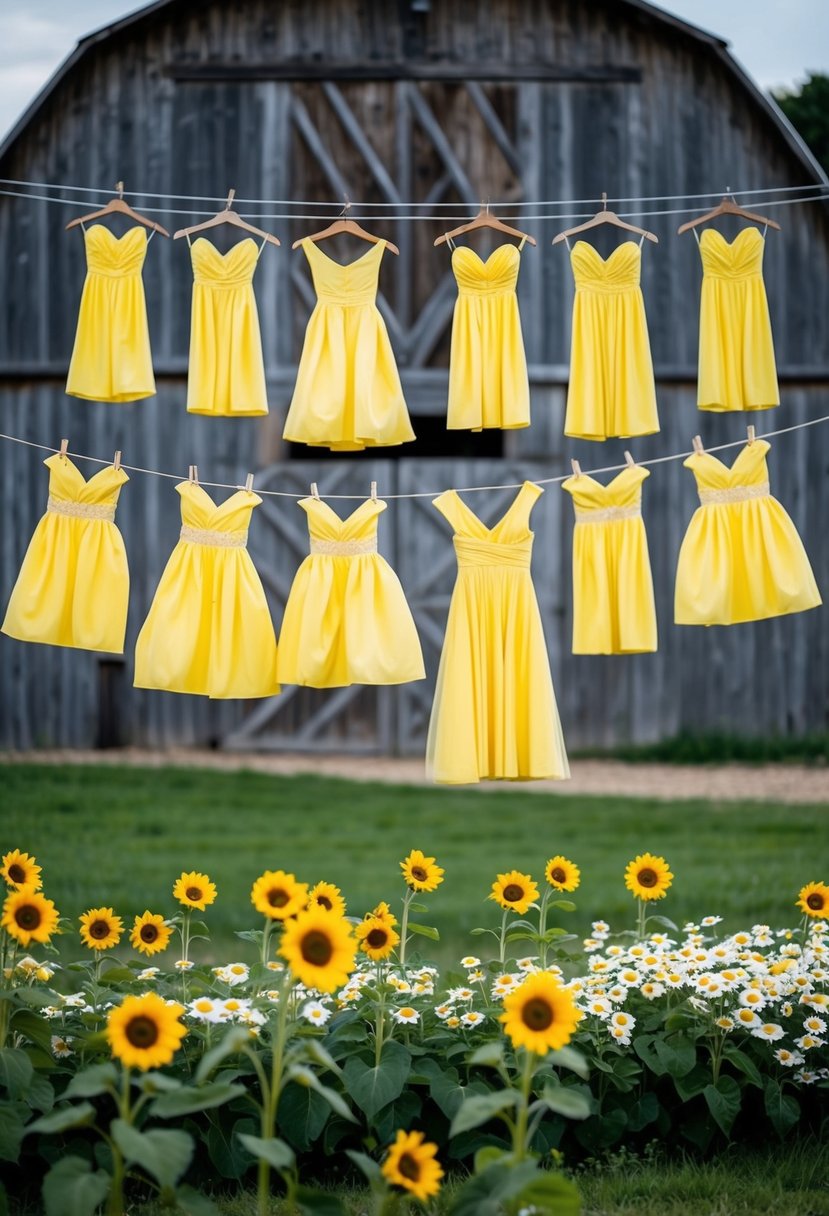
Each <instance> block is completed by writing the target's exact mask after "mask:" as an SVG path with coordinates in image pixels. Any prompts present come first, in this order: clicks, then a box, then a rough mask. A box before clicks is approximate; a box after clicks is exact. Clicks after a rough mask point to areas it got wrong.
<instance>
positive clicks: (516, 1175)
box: [452, 1161, 555, 1216]
mask: <svg viewBox="0 0 829 1216" xmlns="http://www.w3.org/2000/svg"><path fill="white" fill-rule="evenodd" d="M538 1176H539V1171H538V1167H537V1166H536V1164H535V1162H533V1161H525V1162H523V1163H522V1164H521V1165H509V1164H507V1163H506V1162H500V1161H496V1162H494V1163H493V1164H492V1165H490V1166H488V1167H487V1169H485V1170H484V1171H483V1172H482V1173H480V1174H475V1175H474V1177H472V1178H470V1179H469V1181H468V1182H466V1183H464V1185H463V1186H462V1187H461V1188H460V1190H459V1191H458V1192H457V1193H456V1195H455V1196H454V1202H453V1204H452V1216H501V1214H502V1213H503V1211H504V1203H503V1201H504V1200H508V1199H512V1198H514V1197H515V1196H516V1195H519V1194H521V1192H522V1191H523V1189H524V1187H526V1186H529V1185H530V1183H531V1182H532V1181H533V1180H534V1179H535V1178H537V1177H538ZM541 1211H542V1212H544V1214H545V1216H550V1214H549V1210H548V1209H547V1208H546V1207H542V1208H541ZM553 1216H555V1213H554V1210H553Z"/></svg>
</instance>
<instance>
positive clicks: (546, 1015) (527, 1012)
mask: <svg viewBox="0 0 829 1216" xmlns="http://www.w3.org/2000/svg"><path fill="white" fill-rule="evenodd" d="M521 1020H522V1022H523V1023H524V1025H525V1026H527V1027H529V1029H530V1030H547V1028H548V1027H550V1026H552V1024H553V1010H552V1008H551V1006H550V1005H549V1004H548V1003H547V1001H543V1000H541V998H540V997H534V998H532V999H531V1000H529V1001H527V1003H526V1004H525V1006H524V1008H523V1009H522V1010H521Z"/></svg>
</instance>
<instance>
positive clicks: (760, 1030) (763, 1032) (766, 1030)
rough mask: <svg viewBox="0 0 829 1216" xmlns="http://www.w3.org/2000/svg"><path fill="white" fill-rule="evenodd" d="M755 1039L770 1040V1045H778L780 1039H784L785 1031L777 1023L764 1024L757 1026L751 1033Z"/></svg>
mask: <svg viewBox="0 0 829 1216" xmlns="http://www.w3.org/2000/svg"><path fill="white" fill-rule="evenodd" d="M751 1033H752V1034H753V1036H754V1038H755V1039H768V1041H769V1042H770V1043H776V1042H777V1040H778V1039H782V1038H783V1035H784V1034H785V1031H784V1030H783V1027H782V1026H779V1025H778V1024H777V1022H763V1023H762V1024H761V1025H760V1026H755V1027H754V1029H753V1030H752V1032H751Z"/></svg>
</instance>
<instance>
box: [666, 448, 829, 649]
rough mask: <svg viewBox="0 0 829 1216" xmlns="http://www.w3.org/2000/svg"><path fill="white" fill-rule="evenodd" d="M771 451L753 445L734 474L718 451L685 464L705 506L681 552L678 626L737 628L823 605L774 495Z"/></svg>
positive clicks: (695, 456) (739, 460)
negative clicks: (768, 456) (768, 454)
mask: <svg viewBox="0 0 829 1216" xmlns="http://www.w3.org/2000/svg"><path fill="white" fill-rule="evenodd" d="M769 446H770V445H769V444H768V443H766V441H765V440H761V439H757V440H755V441H754V443H749V444H746V446H745V447H744V448H742V449H741V451H740V453H739V455H738V456H737V458H736V459H735V461H734V463H733V465H732V466H731V468H728V466H727V465H724V464H723V463H722V461H721V460H718V459H717V457H716V456H713V455H711V453H710V452H703V453H696V452H695V453H693V455H691V456H689V457H688V459H687V460H686V461H685V467H686V468H688V469H691V470H692V472H693V474H694V477H695V478H696V480H697V490H698V492H699V497H700V503H701V505H700V506H699V507H698V508H697V510H696V511H695V513H694V516H693V518H692V520H691V522H690V524H689V525H688V531H687V532H686V533H685V539H684V540H683V542H682V548H681V549H680V552H679V563H678V565H677V571H676V595H675V614H674V615H675V619H676V622H677V624H679V625H733V624H736V623H737V622H739V621H759V620H764V619H765V618H766V617H770V616H783V615H785V614H786V613H789V612H802V611H804V610H805V609H806V608H815V607H817V605H818V604H819V603H820V602H821V600H820V593H819V591H818V589H817V585H816V584H815V578H814V575H813V574H812V568H811V566H810V565H809V559H808V557H807V556H806V551H805V549H804V548H803V544H802V542H801V540H800V537H799V536H798V534H797V530H796V528H795V526H794V524H793V523H792V521H791V519H790V518H789V516H788V515H787V514H786V512H785V510H784V509H783V507H782V506H781V505H780V503H779V502H778V501H777V499H776V498H772V496H771V494H770V492H769V473H768V468H767V467H766V452H768V450H769Z"/></svg>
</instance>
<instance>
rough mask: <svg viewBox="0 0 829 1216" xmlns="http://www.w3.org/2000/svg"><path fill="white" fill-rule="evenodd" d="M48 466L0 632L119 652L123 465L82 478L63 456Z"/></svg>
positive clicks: (123, 592)
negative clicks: (39, 512) (43, 503)
mask: <svg viewBox="0 0 829 1216" xmlns="http://www.w3.org/2000/svg"><path fill="white" fill-rule="evenodd" d="M43 463H44V464H45V465H46V467H47V469H48V470H49V501H48V504H47V507H46V514H45V515H44V516H43V518H42V519H41V521H40V523H39V524H38V525H37V527H36V528H35V531H34V534H33V536H32V539H31V541H30V542H29V547H28V549H27V550H26V556H25V558H24V559H23V565H22V567H21V569H20V574H19V575H18V578H17V582H16V583H15V585H14V590H13V591H12V594H11V599H10V600H9V606H8V609H7V610H6V618H5V620H4V621H3V633H7V634H8V635H9V637H12V638H18V639H20V641H23V642H47V643H49V644H50V645H52V646H72V647H75V648H76V649H79V650H104V651H108V652H109V653H111V654H123V651H124V633H125V631H126V627H127V604H128V601H129V588H130V577H129V570H128V568H127V554H126V550H125V548H124V541H123V539H122V537H121V533H120V532H119V531H118V528H117V527H116V526H115V522H114V521H115V507H116V505H117V503H118V495H119V493H120V491H121V486H122V485H124V483H125V482H127V481H129V478H128V477H127V475H126V473H125V472H124V470H123V469H116V468H115V467H114V466H112V465H108V466H107V467H106V468H103V469H100V470H99V471H98V472H97V473H95V474H94V476H92V477H90V479H89V481H85V480H84V477H83V474H82V473H81V472H80V470H79V469H78V468H77V467H76V466H75V465H74V464H73V463H72V461H71V460H69V458H68V457H65V456H59V455H56V456H50V457H49V458H48V459H47V460H45V461H44V462H43Z"/></svg>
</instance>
